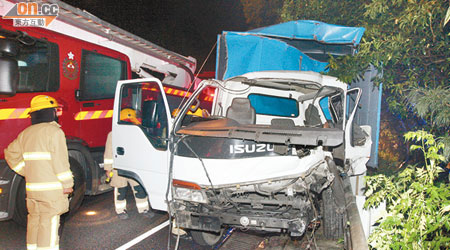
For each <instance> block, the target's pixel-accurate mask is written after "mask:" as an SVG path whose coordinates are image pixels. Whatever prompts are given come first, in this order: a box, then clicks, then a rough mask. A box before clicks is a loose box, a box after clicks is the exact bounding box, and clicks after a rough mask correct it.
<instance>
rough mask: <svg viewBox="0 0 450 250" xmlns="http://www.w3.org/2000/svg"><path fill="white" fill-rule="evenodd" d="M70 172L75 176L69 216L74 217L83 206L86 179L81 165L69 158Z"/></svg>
mask: <svg viewBox="0 0 450 250" xmlns="http://www.w3.org/2000/svg"><path fill="white" fill-rule="evenodd" d="M69 163H70V171H72V175H73V180H74V183H73V193H72V194H71V195H70V204H69V214H70V215H72V214H74V213H75V212H76V210H77V209H78V208H79V207H80V206H81V203H82V202H83V198H84V193H85V191H86V178H85V176H84V170H83V167H82V166H81V164H80V163H79V162H78V161H77V160H75V159H74V158H72V157H69Z"/></svg>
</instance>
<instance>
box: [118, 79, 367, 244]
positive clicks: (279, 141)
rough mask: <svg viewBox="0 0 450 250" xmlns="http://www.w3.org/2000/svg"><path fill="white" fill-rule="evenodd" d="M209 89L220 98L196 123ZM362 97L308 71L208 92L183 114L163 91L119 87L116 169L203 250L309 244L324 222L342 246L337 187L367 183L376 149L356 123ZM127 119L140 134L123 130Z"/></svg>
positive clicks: (208, 85)
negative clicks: (270, 237) (223, 245)
mask: <svg viewBox="0 0 450 250" xmlns="http://www.w3.org/2000/svg"><path fill="white" fill-rule="evenodd" d="M205 89H210V90H211V89H213V90H214V101H213V103H212V107H211V110H210V114H207V115H204V114H205V113H206V112H198V109H204V108H205V105H204V104H203V100H204V98H203V96H205ZM360 96H361V90H360V89H359V88H354V89H348V86H347V84H344V83H342V82H340V81H338V80H337V79H336V78H334V77H330V76H325V75H321V74H319V73H315V72H301V71H261V72H252V73H247V74H244V75H241V76H236V77H232V78H230V79H227V80H225V81H219V80H206V81H203V82H202V83H201V84H200V86H199V88H198V89H197V90H196V91H195V92H194V93H192V95H190V97H189V99H186V100H183V101H182V102H178V103H176V102H173V101H171V100H170V98H168V96H167V95H165V93H164V89H163V86H162V84H161V82H159V81H158V80H157V79H145V80H135V81H121V82H119V84H118V88H117V91H116V97H115V104H114V114H113V152H114V154H115V155H114V167H115V168H117V169H119V175H123V176H127V177H130V178H134V179H136V180H137V181H138V182H140V183H141V184H142V185H143V186H144V188H145V189H146V191H147V193H148V195H149V199H150V203H151V206H152V207H153V208H154V209H157V210H162V211H168V212H169V214H170V215H171V216H172V217H173V218H174V220H175V223H176V225H177V226H180V227H182V228H185V229H189V230H190V231H191V235H192V237H193V238H194V240H195V241H197V243H199V244H202V245H214V244H215V243H216V242H217V241H218V240H219V239H220V236H221V234H222V232H223V230H224V229H225V228H226V227H239V228H242V229H252V230H262V231H270V232H286V233H289V234H290V235H291V236H301V235H303V234H304V233H305V231H306V230H307V228H308V226H309V225H311V223H314V222H315V221H318V220H320V218H323V225H324V226H323V227H324V232H325V234H326V235H327V236H329V237H332V238H339V237H342V235H343V230H344V225H345V223H344V210H345V207H344V206H345V205H344V204H343V203H342V199H343V196H342V195H343V187H342V180H341V178H342V176H344V175H347V176H354V175H355V173H356V172H360V171H363V172H364V170H365V164H366V162H367V161H368V159H369V156H370V146H371V143H372V141H371V137H370V127H369V126H357V125H355V124H354V122H353V121H354V116H355V112H356V110H357V109H358V102H359V99H360ZM127 107H133V108H136V109H137V110H138V111H139V113H141V114H142V118H141V119H142V123H141V124H138V125H136V124H127V123H124V122H122V121H120V120H119V112H120V110H121V109H123V108H127ZM175 109H177V110H178V111H177V112H173V110H175ZM200 114H203V115H200ZM350 178H354V177H350ZM354 183H355V184H354V185H353V186H354V187H355V189H359V188H361V187H360V186H359V187H358V185H357V182H356V181H354Z"/></svg>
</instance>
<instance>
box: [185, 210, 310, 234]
mask: <svg viewBox="0 0 450 250" xmlns="http://www.w3.org/2000/svg"><path fill="white" fill-rule="evenodd" d="M176 219H177V224H178V226H179V227H182V228H189V229H195V230H203V231H213V232H219V231H220V230H221V227H222V225H226V226H231V227H242V228H248V229H253V230H261V231H269V232H281V231H284V232H289V233H290V234H291V236H300V235H303V233H304V232H305V230H306V226H307V225H306V223H305V222H304V221H303V220H301V219H297V220H292V219H283V218H276V217H269V216H250V215H249V216H246V215H237V214H231V213H214V214H198V213H194V212H189V211H181V210H177V211H176Z"/></svg>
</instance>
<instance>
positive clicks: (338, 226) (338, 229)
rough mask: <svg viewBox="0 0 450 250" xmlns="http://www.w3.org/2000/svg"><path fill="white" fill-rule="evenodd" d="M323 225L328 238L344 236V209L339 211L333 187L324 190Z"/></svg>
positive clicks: (335, 238)
mask: <svg viewBox="0 0 450 250" xmlns="http://www.w3.org/2000/svg"><path fill="white" fill-rule="evenodd" d="M321 210H322V218H323V219H322V227H323V235H324V236H325V238H327V239H331V240H337V239H340V238H343V237H344V211H339V209H338V206H337V205H336V202H335V195H333V191H332V190H331V187H328V188H327V189H325V190H323V191H322V202H321Z"/></svg>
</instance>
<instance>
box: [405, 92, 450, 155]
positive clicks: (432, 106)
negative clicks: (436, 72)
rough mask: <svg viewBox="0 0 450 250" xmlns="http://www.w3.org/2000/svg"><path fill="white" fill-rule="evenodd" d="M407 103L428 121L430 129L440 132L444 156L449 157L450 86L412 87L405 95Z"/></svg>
mask: <svg viewBox="0 0 450 250" xmlns="http://www.w3.org/2000/svg"><path fill="white" fill-rule="evenodd" d="M406 99H407V101H408V103H409V105H410V106H411V107H412V108H414V109H415V110H416V112H417V114H418V115H419V116H420V117H422V118H424V119H426V120H427V121H429V124H430V125H431V126H430V127H431V129H432V130H433V131H434V132H435V133H437V134H442V137H440V138H439V140H440V142H442V143H443V144H444V145H445V147H444V156H445V157H446V158H447V159H449V158H450V134H449V133H448V131H449V130H450V86H438V87H436V88H421V87H417V88H413V89H411V90H410V91H409V93H408V95H407V98H406Z"/></svg>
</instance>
